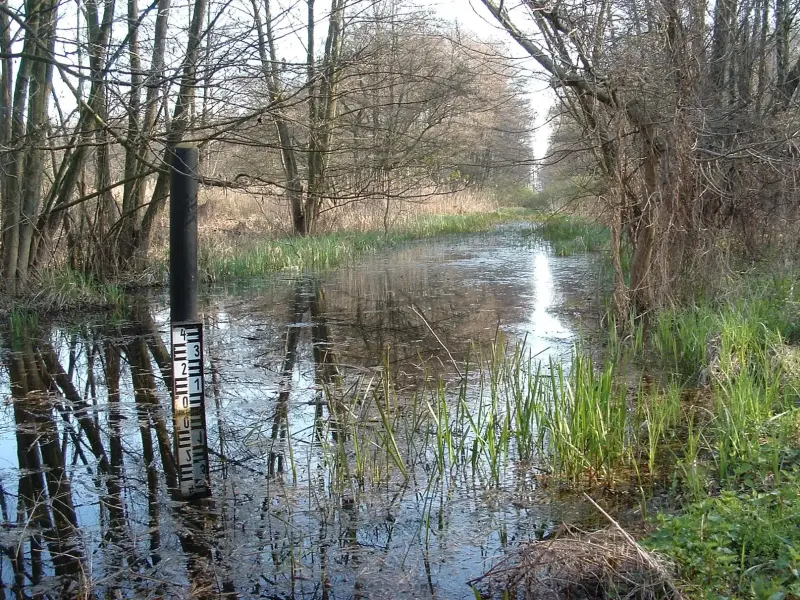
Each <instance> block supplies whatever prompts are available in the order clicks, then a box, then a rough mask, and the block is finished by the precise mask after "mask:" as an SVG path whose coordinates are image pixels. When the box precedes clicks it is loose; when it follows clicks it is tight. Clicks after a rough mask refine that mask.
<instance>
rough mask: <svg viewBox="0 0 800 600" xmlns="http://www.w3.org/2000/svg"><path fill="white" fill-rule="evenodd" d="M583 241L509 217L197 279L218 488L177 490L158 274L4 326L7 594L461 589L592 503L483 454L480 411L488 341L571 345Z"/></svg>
mask: <svg viewBox="0 0 800 600" xmlns="http://www.w3.org/2000/svg"><path fill="white" fill-rule="evenodd" d="M594 260H595V259H594V258H592V257H591V256H589V255H576V256H570V257H557V256H555V254H554V253H553V251H552V248H551V247H549V246H547V245H544V244H541V243H537V242H536V241H535V239H534V238H533V237H532V236H531V231H530V229H528V228H526V227H504V228H503V229H501V230H499V231H498V232H495V233H491V234H479V235H470V236H465V237H461V238H457V239H450V240H445V241H442V240H427V241H420V242H414V243H411V244H409V245H406V246H404V247H402V248H401V249H398V250H394V251H392V252H391V253H390V254H387V255H385V256H381V257H373V258H370V259H369V260H367V261H364V262H362V263H361V264H359V265H358V266H355V267H352V268H345V269H341V270H334V271H329V272H325V273H320V274H316V275H312V274H297V275H291V274H289V275H287V274H282V275H279V276H274V277H270V278H265V279H263V280H260V281H258V282H257V283H250V284H247V285H244V284H240V285H235V286H227V287H223V286H218V287H213V288H210V289H208V290H207V291H206V292H204V294H203V297H202V299H201V312H202V314H203V321H204V324H205V336H206V364H205V377H206V390H207V391H206V413H207V425H208V446H209V453H210V474H211V488H212V495H211V497H210V498H208V499H206V500H204V501H203V502H202V503H199V504H196V505H184V504H182V503H179V502H175V501H174V500H173V499H171V498H170V494H169V492H168V484H169V482H170V477H171V476H174V473H172V470H173V469H174V467H173V465H172V464H171V462H172V459H171V457H170V452H171V448H172V426H171V418H172V417H171V408H170V406H171V403H170V400H169V393H168V386H167V385H166V383H165V375H166V376H167V377H168V371H167V370H162V367H164V366H165V364H166V363H165V360H166V357H168V355H167V354H166V353H167V351H168V347H167V344H168V330H167V328H168V319H169V308H168V305H167V303H166V299H165V298H164V297H163V296H161V295H153V296H151V297H147V298H138V299H135V300H132V301H131V302H130V305H129V307H128V309H127V310H126V311H124V313H121V314H116V315H114V316H113V317H111V318H103V319H102V320H95V319H89V320H84V319H82V318H81V317H80V315H72V317H71V318H69V319H66V320H64V321H62V322H59V323H52V324H48V325H45V324H43V323H40V324H39V328H38V329H34V330H30V331H26V332H25V335H23V336H17V337H14V338H12V336H11V335H7V336H6V338H5V339H3V346H4V348H5V350H4V361H3V362H4V365H5V368H4V369H3V370H2V374H1V375H0V394H2V395H3V397H4V398H5V399H6V402H5V403H4V405H3V406H2V409H0V485H1V486H2V488H1V489H0V512H1V516H2V521H3V522H2V530H0V546H2V549H3V551H4V552H3V554H2V558H0V578H1V580H2V584H3V592H4V594H5V595H6V597H9V598H11V597H17V595H18V594H25V595H28V596H33V595H36V594H40V595H42V597H52V598H56V597H63V596H70V595H79V594H81V593H84V592H88V593H89V594H92V595H96V596H97V597H101V596H102V597H137V598H145V597H224V596H226V595H229V597H245V598H255V597H263V598H367V597H368V598H401V597H402V598H412V597H420V598H422V597H436V598H472V597H474V595H473V591H472V590H471V588H470V587H469V586H468V585H467V582H468V581H470V580H471V579H473V578H475V577H477V576H479V575H481V574H482V573H484V572H485V571H487V570H488V569H489V568H491V567H492V566H494V565H496V564H497V563H498V562H499V561H500V560H501V559H502V558H503V556H504V555H505V553H506V552H507V551H509V550H510V549H512V548H515V547H516V546H518V545H519V544H520V543H522V542H524V541H526V540H530V539H538V538H541V537H546V536H548V535H550V533H551V532H552V530H553V528H554V527H555V526H556V525H557V524H558V523H560V522H562V521H564V520H567V521H570V522H580V521H581V520H582V519H585V518H587V517H588V515H590V514H591V513H592V509H591V508H590V507H588V506H586V505H584V504H583V502H582V501H581V500H580V499H578V498H575V497H573V496H572V495H571V494H569V492H565V491H563V490H561V489H560V488H559V487H558V486H550V485H548V481H547V479H546V478H545V477H543V473H544V471H543V470H542V469H541V468H540V467H538V466H536V465H534V464H531V463H527V462H520V461H517V460H514V459H513V456H512V454H513V453H511V454H509V453H507V454H506V456H505V458H503V459H502V460H497V461H494V460H493V458H492V454H491V452H490V450H488V449H487V448H486V447H485V446H480V447H479V445H478V444H477V443H476V438H478V437H480V435H479V433H478V432H479V431H483V429H482V427H483V426H482V425H480V424H478V426H475V424H474V422H473V421H474V419H480V418H481V417H480V415H482V414H483V413H482V412H481V410H482V409H481V408H480V407H481V406H482V405H483V403H485V402H490V401H491V397H492V394H493V393H494V392H493V390H494V386H493V381H491V377H488V378H487V376H486V375H485V374H483V371H482V369H483V367H481V365H482V364H488V363H489V362H491V361H492V360H494V359H493V358H492V357H493V356H495V357H496V355H497V354H498V353H502V354H503V355H504V356H505V355H507V354H508V353H511V354H513V352H514V351H515V348H518V347H519V345H520V344H524V348H525V353H526V355H532V356H535V360H541V361H543V363H544V364H547V362H548V360H549V358H551V357H552V358H554V359H557V360H559V361H561V362H566V363H568V361H569V359H570V355H571V351H572V346H573V343H574V342H575V340H576V336H577V332H578V330H579V329H580V328H581V327H592V326H593V324H592V323H591V322H585V321H584V320H583V316H584V315H593V314H596V310H595V309H596V307H594V308H592V306H591V305H592V303H593V302H596V301H597V298H598V296H599V294H598V290H597V289H596V288H595V286H596V281H597V279H596V277H595V269H596V265H595V264H594ZM492 348H494V350H492ZM470 365H471V366H470ZM167 383H168V380H167ZM437 398H439V399H442V400H444V401H443V402H441V403H439V404H437V402H436V399H437ZM443 411H445V412H444V414H442V413H443ZM447 411H449V412H447ZM431 414H432V415H433V417H434V419H433V420H435V421H437V422H438V424H439V425H440V427H437V428H433V427H432V426H431V419H429V416H430V415H431ZM423 415H427V416H424V417H423ZM470 423H472V425H473V429H472V432H471V433H470V432H469V431H466V430H467V429H468V428H469V424H470ZM441 425H444V427H442V426H441ZM484 425H485V423H484ZM459 426H460V427H461V428H463V429H464V431H453V432H452V433H453V434H454V435H450V436H447V435H444V433H443V432H446V431H447V430H448V428H450V429H452V428H457V427H459ZM437 436H438V438H437ZM459 436H460V437H459ZM458 439H460V440H461V441H460V442H458V441H457V440H458ZM454 440H456V441H454ZM436 448H439V451H440V452H437V451H436ZM459 453H460V455H459ZM444 454H446V455H448V457H449V459H448V461H447V463H448V466H447V467H445V463H444V461H443V460H441V459H442V455H444ZM459 456H460V458H459ZM453 465H455V466H453Z"/></svg>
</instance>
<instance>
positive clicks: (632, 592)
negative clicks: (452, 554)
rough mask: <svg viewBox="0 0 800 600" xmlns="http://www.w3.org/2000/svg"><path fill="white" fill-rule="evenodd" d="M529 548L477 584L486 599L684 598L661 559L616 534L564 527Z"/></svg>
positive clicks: (497, 567) (608, 529)
mask: <svg viewBox="0 0 800 600" xmlns="http://www.w3.org/2000/svg"><path fill="white" fill-rule="evenodd" d="M564 531H565V532H564V534H563V535H561V536H559V537H557V538H555V539H550V540H543V541H535V542H530V543H528V544H525V545H523V546H521V547H520V548H519V549H518V550H517V551H516V552H515V553H514V554H513V555H510V556H509V557H507V558H506V559H504V560H503V561H502V562H501V563H500V564H498V565H497V566H495V567H494V568H493V569H491V570H490V571H489V572H487V573H486V574H485V575H483V576H482V577H481V578H479V579H478V580H475V581H474V582H473V584H474V585H475V586H476V587H477V588H478V589H479V590H480V591H481V595H482V597H483V598H502V597H504V594H506V593H507V594H509V595H510V597H512V598H526V599H528V598H536V599H550V598H553V599H559V600H560V599H563V598H570V599H573V600H575V599H580V598H587V599H589V598H592V599H594V598H629V599H641V600H655V599H664V598H670V599H675V600H677V599H678V598H680V597H681V595H680V593H679V592H678V591H677V590H676V588H675V586H674V585H673V583H672V580H671V578H670V575H669V570H668V569H667V568H666V567H665V566H664V565H663V564H662V563H661V561H660V560H659V559H657V558H656V557H654V556H653V555H652V554H649V553H647V552H644V551H643V550H642V548H641V547H640V546H638V544H637V545H635V546H634V545H632V544H631V543H630V541H629V540H628V539H627V538H626V536H625V535H623V534H622V533H620V532H619V531H618V530H617V529H615V528H607V529H602V530H600V531H594V532H591V533H587V532H583V531H580V530H577V529H573V528H569V527H565V528H564Z"/></svg>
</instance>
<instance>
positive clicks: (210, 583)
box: [0, 303, 233, 598]
mask: <svg viewBox="0 0 800 600" xmlns="http://www.w3.org/2000/svg"><path fill="white" fill-rule="evenodd" d="M130 317H131V318H130V320H129V321H128V323H129V324H127V325H125V326H120V325H113V326H111V327H110V329H109V330H108V331H106V333H108V334H109V335H108V337H97V336H94V337H92V336H87V337H86V338H85V339H83V340H82V344H80V345H82V348H81V350H80V351H77V350H76V348H77V347H78V346H79V344H78V343H77V340H76V338H75V336H72V339H71V340H70V342H69V343H68V344H67V345H68V349H69V358H68V362H67V367H66V368H64V366H63V365H62V363H61V361H60V359H59V353H58V351H57V348H62V349H63V346H64V344H63V340H62V339H61V338H60V337H59V336H56V339H55V340H53V341H52V342H50V341H45V340H37V338H40V337H41V335H35V334H36V333H38V332H26V333H25V336H24V337H22V336H20V337H19V338H17V339H16V340H12V341H13V342H14V343H13V344H12V347H11V348H9V349H8V352H7V353H6V354H7V360H6V364H7V369H8V374H9V381H10V388H11V399H12V407H13V415H14V423H15V441H16V447H17V462H18V473H19V484H18V485H19V492H18V494H17V497H16V499H14V498H13V496H11V497H9V496H8V495H7V490H5V489H3V490H0V491H2V501H1V502H0V508H1V509H2V516H3V520H4V524H5V528H6V530H10V531H14V532H15V535H14V536H13V537H11V539H10V541H4V542H3V551H4V554H5V556H6V557H7V559H8V563H9V564H10V566H11V568H12V570H13V573H14V575H13V581H10V580H4V583H5V584H6V585H7V586H8V587H10V588H12V589H13V591H14V593H15V595H17V596H18V597H25V596H26V595H27V594H29V593H30V592H29V590H32V589H33V588H34V586H35V587H36V590H37V591H36V594H37V595H38V596H39V597H53V598H56V597H67V598H68V597H72V596H77V595H79V594H80V595H93V594H94V593H97V594H100V595H105V593H106V592H105V591H104V590H107V591H108V592H109V593H110V592H111V590H114V589H120V590H125V593H130V591H131V590H134V589H139V590H140V591H141V592H142V593H144V594H147V595H149V594H155V595H161V594H163V593H164V592H165V591H166V592H167V594H168V595H169V592H168V591H167V590H169V589H171V588H174V586H175V585H176V583H177V585H180V583H179V582H175V580H174V577H170V578H167V577H165V578H164V579H163V580H161V581H160V580H159V567H158V566H159V563H160V562H161V560H162V554H163V552H165V551H167V550H166V549H165V548H163V547H162V541H161V530H162V525H163V523H162V519H161V514H160V513H161V511H162V510H163V508H164V507H165V506H167V507H169V508H170V517H171V519H172V520H174V522H175V524H176V526H177V529H178V531H177V534H178V539H179V541H180V546H181V550H182V551H183V552H184V553H185V556H186V565H187V569H186V574H187V575H188V577H189V579H190V588H191V591H192V595H193V597H197V598H202V597H215V598H218V597H220V594H221V593H230V592H233V589H232V585H231V584H230V583H227V582H222V583H220V582H218V581H217V577H216V576H215V574H214V570H213V568H212V565H211V563H212V562H213V552H212V546H211V544H210V542H209V540H210V538H211V535H212V534H213V528H214V523H213V521H214V519H213V518H211V519H209V516H208V515H209V512H208V511H203V510H199V511H198V510H196V509H192V507H191V506H186V505H183V506H182V505H180V504H179V503H174V504H173V503H167V504H165V503H164V502H162V501H161V500H160V495H161V494H162V491H163V489H164V484H166V487H167V489H174V488H175V484H176V473H175V463H174V459H173V457H172V450H171V437H170V432H169V430H168V428H167V423H166V418H165V415H164V411H163V409H162V405H161V400H160V398H159V392H158V389H159V387H158V384H157V381H156V376H155V373H154V371H153V362H154V361H155V363H156V364H160V365H162V367H165V368H167V369H168V368H169V354H168V352H167V351H166V348H165V347H164V345H163V341H162V340H161V337H160V335H159V334H158V330H157V328H156V326H155V323H154V322H153V320H152V317H151V316H150V314H149V313H148V312H147V307H146V305H144V304H142V303H136V305H135V306H134V308H133V310H132V312H131V315H130ZM82 357H83V358H82ZM165 357H166V361H165V360H164V359H165ZM126 364H127V367H128V369H129V373H130V380H129V381H128V382H126V381H125V379H124V375H123V374H124V371H125V368H124V367H125V365H126ZM98 365H99V366H100V367H101V369H102V370H103V371H104V374H103V376H102V377H101V379H100V380H99V381H100V382H101V386H102V387H103V388H105V390H106V391H107V398H99V397H98V396H99V395H98V393H97V389H96V388H97V383H98V380H96V376H97V374H96V373H95V370H96V369H97V366H98ZM82 371H83V375H85V379H84V382H85V386H84V388H85V393H83V394H82V393H81V391H80V389H81V385H80V384H79V382H78V379H79V378H80V375H81V372H82ZM128 386H129V387H128ZM123 389H132V392H133V394H132V396H133V400H134V402H133V406H134V407H135V410H134V413H133V414H135V417H136V422H137V424H138V431H139V438H140V439H139V442H140V446H139V447H138V448H137V444H136V443H135V442H134V440H133V439H131V438H130V437H129V436H130V433H131V430H130V427H127V426H126V421H127V418H126V414H130V408H131V407H130V406H129V405H128V403H127V402H125V400H124V398H125V397H126V396H127V394H125V393H124V392H123ZM161 389H162V390H163V387H162V388H161ZM162 393H163V392H162ZM86 398H88V399H89V400H91V401H92V402H91V403H90V402H89V401H87V399H86ZM103 414H105V415H106V422H105V424H103V423H102V420H101V418H100V417H101V416H102V415H103ZM103 425H105V427H104V426H103ZM126 433H127V434H128V437H126ZM154 436H155V443H154ZM88 453H90V454H88ZM126 454H128V455H129V456H131V458H132V463H131V464H130V465H129V466H127V468H126ZM70 456H71V459H70ZM142 461H143V466H144V471H145V479H146V491H145V490H144V489H141V490H140V489H139V488H138V487H137V485H138V481H140V480H141V479H140V477H139V474H138V473H139V472H138V471H137V469H136V466H135V465H136V464H139V463H140V462H142ZM162 474H163V478H162ZM87 475H88V480H87V477H86V476H87ZM76 485H77V487H78V489H79V492H78V493H79V495H80V496H81V498H82V499H81V502H85V496H86V494H87V493H88V494H95V493H96V494H98V500H99V502H98V503H97V504H92V503H90V505H89V507H92V506H94V507H95V508H96V512H95V513H94V516H91V514H92V513H91V511H90V512H86V508H84V509H83V512H82V513H81V518H80V519H79V516H78V513H77V511H76V508H75V506H76V504H75V498H74V496H75V493H76V488H75V486H76ZM142 496H144V497H145V498H146V515H147V517H146V521H145V523H146V527H145V529H144V531H145V532H146V535H147V537H148V538H149V542H148V543H147V547H146V548H143V547H142V545H141V543H140V542H139V541H138V539H137V538H141V537H142V531H141V528H140V527H139V525H140V523H137V519H138V515H137V512H138V506H139V503H138V502H137V500H138V498H140V497H142ZM9 500H11V502H9ZM15 500H16V501H15ZM14 504H15V505H16V506H15V508H16V513H17V514H16V518H15V520H14V521H12V519H13V518H14V517H12V516H11V514H10V509H11V510H13V509H14ZM87 519H88V522H80V521H82V520H87ZM95 519H96V520H95ZM96 528H99V529H100V532H101V539H100V540H95V539H92V534H91V533H89V531H90V530H92V529H96ZM137 528H138V529H139V530H138V531H134V529H137ZM6 540H8V537H7V538H6ZM95 544H96V545H97V549H102V551H103V552H102V554H100V555H97V554H96V550H94V549H93V548H94V547H95ZM96 556H97V557H100V558H101V561H100V562H99V563H98V562H96V560H97V558H96ZM173 568H174V567H173ZM96 579H99V580H100V583H99V584H98V583H97V581H95V580H96ZM147 590H149V592H148V591H147ZM159 590H161V591H159ZM137 595H138V592H137Z"/></svg>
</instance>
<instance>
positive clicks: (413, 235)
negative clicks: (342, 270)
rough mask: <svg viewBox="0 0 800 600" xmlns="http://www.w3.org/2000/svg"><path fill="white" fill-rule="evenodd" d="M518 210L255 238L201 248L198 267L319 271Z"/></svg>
mask: <svg viewBox="0 0 800 600" xmlns="http://www.w3.org/2000/svg"><path fill="white" fill-rule="evenodd" d="M525 217H526V213H525V212H524V211H519V210H508V209H507V210H503V211H498V212H493V213H476V214H468V215H440V216H436V215H426V216H422V217H420V218H418V219H416V220H415V221H414V223H413V224H412V225H411V226H409V227H408V228H406V229H402V230H398V231H391V232H389V233H388V234H385V233H383V232H379V231H368V232H355V231H341V232H336V233H329V234H324V235H314V236H307V237H288V238H282V239H278V240H271V239H263V240H257V241H255V242H254V243H252V244H251V245H249V246H247V247H244V248H229V249H227V250H225V251H223V250H220V249H219V248H201V249H200V256H199V262H200V269H201V272H202V273H203V275H204V276H205V278H206V279H207V280H211V281H222V280H235V279H243V278H247V277H256V276H259V275H265V274H268V273H274V272H278V271H284V270H297V271H318V270H323V269H328V268H332V267H336V266H338V265H342V264H348V263H351V262H353V261H354V260H356V259H357V258H359V257H362V256H368V255H372V254H376V253H378V252H381V251H383V250H387V249H389V248H393V247H396V246H397V245H399V244H402V243H405V242H408V241H412V240H417V239H422V238H427V237H433V236H437V235H448V234H464V233H472V232H479V231H488V230H490V229H492V228H493V227H495V226H496V225H498V224H499V223H502V222H505V221H509V220H519V219H520V218H525Z"/></svg>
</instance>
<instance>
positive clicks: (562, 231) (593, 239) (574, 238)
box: [538, 217, 611, 256]
mask: <svg viewBox="0 0 800 600" xmlns="http://www.w3.org/2000/svg"><path fill="white" fill-rule="evenodd" d="M538 232H539V235H540V236H541V237H542V239H544V240H545V241H548V242H550V244H551V245H552V246H553V249H554V250H555V253H556V255H557V256H570V255H572V254H577V253H582V252H598V251H600V250H602V249H604V248H607V247H608V246H609V244H610V241H611V232H610V230H609V229H608V227H606V226H605V225H602V224H599V223H591V222H589V221H586V220H585V219H581V218H579V217H551V218H550V219H547V221H545V222H544V223H542V226H541V227H540V228H539V230H538Z"/></svg>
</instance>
